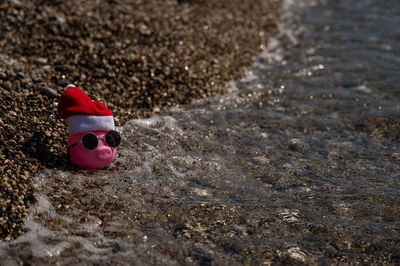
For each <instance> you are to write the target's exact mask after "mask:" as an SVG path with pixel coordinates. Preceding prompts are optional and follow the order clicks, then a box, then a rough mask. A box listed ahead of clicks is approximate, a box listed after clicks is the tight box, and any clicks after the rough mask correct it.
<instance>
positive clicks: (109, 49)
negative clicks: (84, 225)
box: [0, 0, 281, 240]
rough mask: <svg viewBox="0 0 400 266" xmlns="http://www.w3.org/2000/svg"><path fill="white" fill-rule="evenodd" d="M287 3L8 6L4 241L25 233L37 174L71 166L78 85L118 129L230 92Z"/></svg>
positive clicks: (3, 41)
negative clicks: (64, 97) (64, 108)
mask: <svg viewBox="0 0 400 266" xmlns="http://www.w3.org/2000/svg"><path fill="white" fill-rule="evenodd" d="M280 5H281V1H277V0H253V1H249V3H245V2H243V1H240V0H232V1H230V0H212V1H203V0H197V1H196V0H194V1H183V0H181V1H175V0H174V1H172V0H170V1H144V0H138V1H134V2H133V3H132V2H131V1H124V0H120V1H118V0H117V1H84V0H81V1H79V0H73V1H66V2H64V1H34V0H29V1H3V2H1V3H0V25H1V27H0V47H1V52H0V100H1V103H2V104H1V108H0V144H1V145H0V173H1V180H0V208H1V212H0V239H3V240H10V239H13V238H15V237H16V236H18V235H20V234H21V233H23V230H24V229H23V227H22V219H23V217H24V216H26V214H27V211H28V208H29V205H30V204H32V203H33V202H34V201H35V198H34V191H35V188H34V187H33V186H32V184H31V177H32V175H33V174H35V172H36V171H38V170H40V169H46V168H54V167H60V166H63V165H65V163H66V160H65V144H66V140H67V128H66V125H65V123H64V121H62V120H61V119H59V118H58V116H57V113H56V110H57V101H58V96H59V95H61V93H62V91H63V89H64V86H66V85H67V84H69V83H73V84H75V85H77V86H79V87H81V88H82V89H84V90H85V91H86V93H88V94H89V95H90V97H91V98H92V99H93V100H98V101H101V102H103V103H105V104H106V105H107V106H108V107H109V108H110V109H111V110H112V111H113V113H114V116H115V120H116V124H117V125H122V124H124V123H125V122H126V121H127V120H128V119H132V118H142V117H148V116H150V115H152V114H154V113H162V112H163V111H164V110H167V109H168V108H169V107H171V106H173V105H176V104H186V103H190V102H191V101H193V100H194V99H197V98H202V97H208V96H212V95H218V94H221V93H224V92H225V89H226V85H227V82H228V81H230V80H233V79H238V78H240V77H242V76H243V75H244V74H245V71H246V67H248V66H249V64H250V62H251V58H252V56H254V55H255V54H257V53H259V52H260V51H261V50H262V49H263V48H265V45H266V43H267V41H268V38H269V37H270V36H271V35H273V34H275V33H276V32H277V25H278V22H279V19H278V18H279V15H280V8H281V6H280Z"/></svg>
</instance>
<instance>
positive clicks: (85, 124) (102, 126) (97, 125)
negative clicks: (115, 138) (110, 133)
mask: <svg viewBox="0 0 400 266" xmlns="http://www.w3.org/2000/svg"><path fill="white" fill-rule="evenodd" d="M66 120H67V122H68V131H69V133H71V134H76V133H81V132H85V131H93V130H115V124H114V117H113V116H94V115H73V116H70V117H68V118H67V119H66Z"/></svg>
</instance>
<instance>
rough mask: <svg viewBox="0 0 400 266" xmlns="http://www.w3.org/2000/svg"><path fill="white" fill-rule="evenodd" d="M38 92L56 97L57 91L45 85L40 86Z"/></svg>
mask: <svg viewBox="0 0 400 266" xmlns="http://www.w3.org/2000/svg"><path fill="white" fill-rule="evenodd" d="M40 93H41V94H43V95H47V96H49V97H58V93H57V92H56V91H55V90H53V89H52V88H49V87H45V86H42V87H40Z"/></svg>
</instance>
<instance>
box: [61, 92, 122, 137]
mask: <svg viewBox="0 0 400 266" xmlns="http://www.w3.org/2000/svg"><path fill="white" fill-rule="evenodd" d="M57 109H58V114H59V116H60V117H61V118H62V119H66V120H67V123H68V131H69V133H71V134H75V133H81V132H85V131H93V130H114V129H115V125H114V117H113V114H112V112H111V111H110V110H109V109H108V108H107V107H106V106H105V105H104V104H102V103H100V102H95V101H92V100H91V99H90V98H89V96H87V95H86V93H84V92H83V91H82V90H81V89H79V88H78V87H75V85H72V84H70V85H68V86H67V88H66V89H65V91H64V93H63V95H61V97H60V100H59V101H58V107H57Z"/></svg>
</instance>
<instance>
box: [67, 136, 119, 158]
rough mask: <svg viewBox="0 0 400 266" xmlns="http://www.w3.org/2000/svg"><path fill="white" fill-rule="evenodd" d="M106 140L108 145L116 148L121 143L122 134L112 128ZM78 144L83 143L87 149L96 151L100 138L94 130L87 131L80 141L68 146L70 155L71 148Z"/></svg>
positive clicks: (105, 137)
mask: <svg viewBox="0 0 400 266" xmlns="http://www.w3.org/2000/svg"><path fill="white" fill-rule="evenodd" d="M104 140H105V142H106V144H107V145H108V146H110V147H111V148H116V147H118V146H119V144H120V143H121V135H120V134H119V133H118V132H117V131H115V130H110V131H107V133H106V134H105V135H104ZM78 144H82V146H83V148H84V149H85V150H87V151H94V150H95V149H96V148H97V145H99V139H98V137H97V136H96V135H95V134H94V133H92V132H88V133H86V134H85V135H83V136H82V138H81V141H80V142H77V143H74V144H72V145H70V146H69V147H68V148H67V153H68V155H69V150H70V149H71V148H72V147H74V146H76V145H78Z"/></svg>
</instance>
